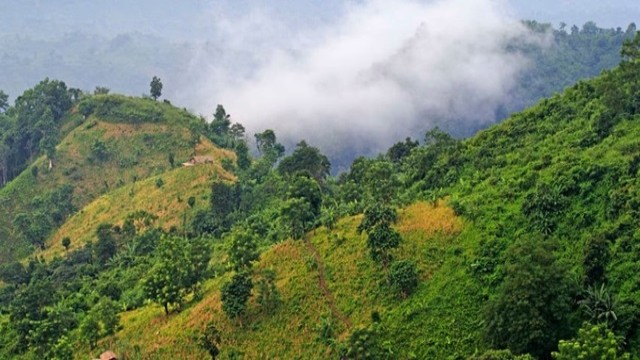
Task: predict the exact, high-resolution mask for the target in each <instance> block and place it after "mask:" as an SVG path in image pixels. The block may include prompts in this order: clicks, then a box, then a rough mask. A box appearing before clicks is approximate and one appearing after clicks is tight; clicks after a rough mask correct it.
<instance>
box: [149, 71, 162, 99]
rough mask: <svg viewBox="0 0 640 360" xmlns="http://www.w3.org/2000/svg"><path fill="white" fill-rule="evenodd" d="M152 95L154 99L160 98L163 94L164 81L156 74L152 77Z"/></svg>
mask: <svg viewBox="0 0 640 360" xmlns="http://www.w3.org/2000/svg"><path fill="white" fill-rule="evenodd" d="M150 87H151V97H152V98H153V100H158V98H159V97H160V96H161V95H162V81H160V78H159V77H157V76H154V77H153V79H151V84H150Z"/></svg>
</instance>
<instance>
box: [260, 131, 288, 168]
mask: <svg viewBox="0 0 640 360" xmlns="http://www.w3.org/2000/svg"><path fill="white" fill-rule="evenodd" d="M254 136H255V138H256V146H257V148H258V153H259V154H260V155H261V156H262V157H263V158H265V159H267V161H268V162H269V163H270V164H271V165H273V164H275V163H276V161H278V159H279V158H281V157H282V155H284V146H282V144H280V143H278V141H277V139H276V133H275V132H274V131H273V130H271V129H267V130H265V131H263V132H261V133H257V134H255V135H254Z"/></svg>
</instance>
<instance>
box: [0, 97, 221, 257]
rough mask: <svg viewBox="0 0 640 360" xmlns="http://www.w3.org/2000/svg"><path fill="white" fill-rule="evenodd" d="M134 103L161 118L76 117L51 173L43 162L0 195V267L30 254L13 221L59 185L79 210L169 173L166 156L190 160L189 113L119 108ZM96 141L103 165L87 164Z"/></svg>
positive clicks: (163, 107)
mask: <svg viewBox="0 0 640 360" xmlns="http://www.w3.org/2000/svg"><path fill="white" fill-rule="evenodd" d="M115 98H118V99H119V98H121V97H115ZM123 99H125V100H126V99H128V98H123ZM138 103H140V104H141V105H139V106H142V107H144V108H147V107H150V108H152V109H155V110H156V111H157V112H158V113H159V114H162V116H163V117H162V118H161V119H160V120H159V121H157V122H155V123H139V124H129V123H126V119H120V122H116V121H115V120H114V119H109V121H103V120H102V119H98V118H96V117H94V116H90V117H89V118H87V119H86V120H85V121H82V119H81V118H80V117H79V116H73V117H72V120H70V122H69V123H67V124H66V126H65V127H64V129H63V133H64V134H65V135H66V136H65V137H64V138H63V140H62V141H61V142H60V144H59V145H58V147H57V155H56V161H55V162H54V168H53V169H52V170H51V171H49V170H47V166H48V161H47V159H46V158H44V157H41V158H39V159H37V160H36V161H35V162H34V163H33V164H32V165H31V166H30V167H29V168H27V169H26V170H25V171H24V172H23V173H22V174H21V175H19V176H18V177H17V178H16V179H14V180H13V181H12V182H10V183H9V184H7V186H5V187H4V188H2V189H0V213H2V214H3V215H2V216H0V249H2V250H0V262H3V261H8V260H9V259H15V258H20V257H24V256H26V255H27V254H28V253H29V251H30V247H29V246H28V244H26V243H25V242H24V241H21V240H17V239H20V236H19V235H18V234H17V233H16V229H14V228H13V226H12V220H13V218H14V217H15V215H16V214H17V213H20V212H25V211H29V203H30V202H31V201H32V199H34V198H35V197H38V196H45V195H46V194H47V193H49V192H50V191H52V190H53V189H55V188H57V187H59V186H61V185H62V184H66V183H70V184H73V185H74V187H75V189H74V203H75V206H76V208H77V209H82V208H83V207H84V206H85V205H87V204H88V203H90V202H91V201H93V200H94V199H96V198H97V197H98V196H100V195H102V194H105V193H107V192H109V191H111V190H113V189H116V188H118V187H121V186H123V185H125V184H131V183H133V182H134V180H135V179H137V180H142V179H145V178H148V177H150V176H155V175H158V174H161V173H163V172H165V171H167V170H169V169H170V166H169V162H168V154H169V153H173V154H174V155H175V159H176V163H180V162H183V161H186V160H188V159H189V157H190V156H191V154H192V151H193V147H192V146H191V144H190V133H189V130H188V128H187V125H188V124H187V121H188V119H189V116H187V115H185V114H187V113H186V112H184V111H182V110H179V109H175V108H173V107H171V106H170V105H168V104H161V103H153V102H151V101H150V100H142V99H133V98H131V99H128V100H127V102H125V105H126V106H125V105H122V107H124V108H134V109H135V108H136V106H138ZM96 139H99V140H101V141H103V142H104V143H106V144H107V147H108V149H109V152H110V156H109V159H108V160H106V161H104V162H101V163H95V162H91V161H89V159H88V157H89V154H90V149H91V145H92V144H93V142H94V141H95V140H96ZM206 151H207V152H208V153H214V155H216V156H218V157H220V156H228V153H221V152H219V151H218V150H216V149H214V148H213V146H207V149H206ZM34 166H37V167H38V169H39V172H38V173H39V175H38V177H37V179H36V178H34V177H33V176H32V173H31V169H32V168H33V167H34ZM3 234H4V235H3ZM9 239H16V240H15V241H9Z"/></svg>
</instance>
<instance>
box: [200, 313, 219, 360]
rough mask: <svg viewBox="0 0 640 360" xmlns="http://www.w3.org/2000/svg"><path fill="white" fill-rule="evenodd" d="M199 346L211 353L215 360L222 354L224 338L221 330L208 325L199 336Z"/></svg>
mask: <svg viewBox="0 0 640 360" xmlns="http://www.w3.org/2000/svg"><path fill="white" fill-rule="evenodd" d="M197 342H198V345H200V347H201V348H203V349H204V350H205V351H206V352H208V353H209V355H210V356H211V359H212V360H215V359H216V358H217V357H218V355H219V354H220V345H221V342H222V337H221V336H220V330H218V328H217V327H216V326H215V325H214V324H213V323H212V322H210V323H208V324H207V326H206V327H205V329H204V331H203V332H202V333H201V334H200V336H198V339H197Z"/></svg>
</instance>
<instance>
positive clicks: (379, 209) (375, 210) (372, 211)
mask: <svg viewBox="0 0 640 360" xmlns="http://www.w3.org/2000/svg"><path fill="white" fill-rule="evenodd" d="M397 219H398V213H397V211H396V209H394V208H392V207H390V206H387V205H384V204H382V203H378V204H375V205H373V206H369V207H368V208H367V209H366V210H365V211H364V217H363V218H362V222H360V224H359V225H358V228H357V232H358V234H361V233H362V232H363V231H364V232H369V231H371V230H372V229H373V228H374V227H375V226H376V225H379V224H387V225H389V224H393V223H395V222H396V220H397Z"/></svg>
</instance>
